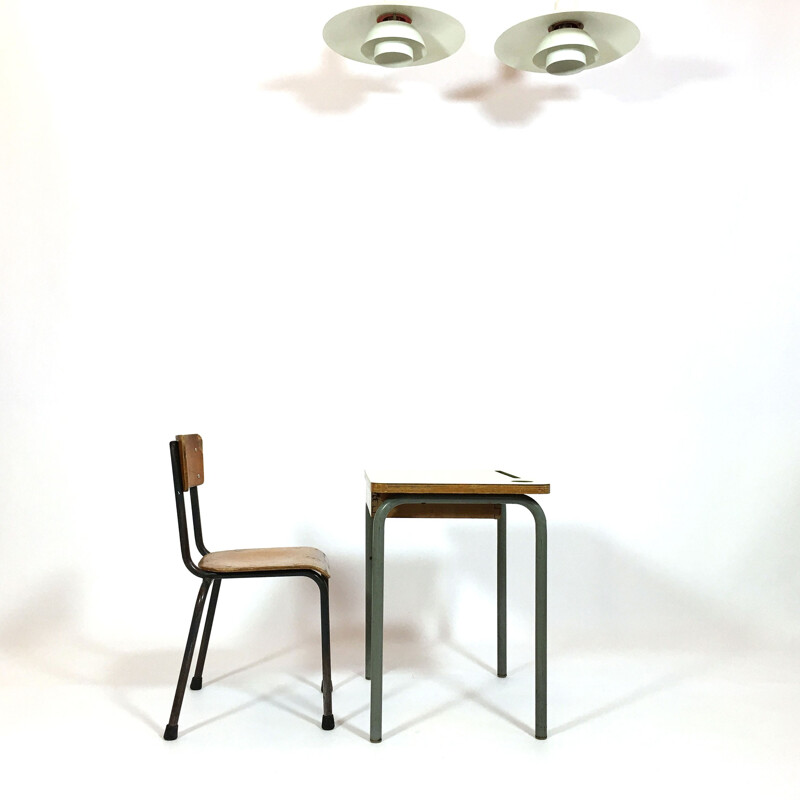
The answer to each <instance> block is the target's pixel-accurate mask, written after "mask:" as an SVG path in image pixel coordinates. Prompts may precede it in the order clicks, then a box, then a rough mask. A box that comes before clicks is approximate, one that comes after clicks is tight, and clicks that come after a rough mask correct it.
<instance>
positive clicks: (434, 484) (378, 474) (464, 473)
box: [364, 469, 550, 494]
mask: <svg viewBox="0 0 800 800" xmlns="http://www.w3.org/2000/svg"><path fill="white" fill-rule="evenodd" d="M364 476H365V477H366V479H367V484H368V487H369V491H370V492H371V493H374V494H550V484H549V483H536V482H535V481H532V480H528V479H526V478H525V477H524V476H517V475H516V474H512V473H510V472H506V471H504V470H503V471H501V470H490V469H487V470H413V469H412V470H393V469H389V470H367V471H366V472H365V473H364Z"/></svg>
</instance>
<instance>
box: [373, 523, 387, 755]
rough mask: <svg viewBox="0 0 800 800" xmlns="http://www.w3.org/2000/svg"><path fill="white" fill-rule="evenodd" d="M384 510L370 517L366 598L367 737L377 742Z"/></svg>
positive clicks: (380, 704)
mask: <svg viewBox="0 0 800 800" xmlns="http://www.w3.org/2000/svg"><path fill="white" fill-rule="evenodd" d="M385 520H386V512H385V511H383V510H382V509H380V508H379V509H378V510H377V511H376V512H375V515H374V516H373V518H372V568H371V571H372V597H371V600H370V603H371V611H370V616H371V620H370V627H371V630H372V633H371V638H370V656H369V666H370V678H371V681H370V682H371V686H370V712H369V740H370V741H371V742H379V741H380V740H381V737H382V726H383V538H384V537H383V532H384V522H385Z"/></svg>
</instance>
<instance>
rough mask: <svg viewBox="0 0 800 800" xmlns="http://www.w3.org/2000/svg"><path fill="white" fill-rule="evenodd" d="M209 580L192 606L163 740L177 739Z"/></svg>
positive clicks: (209, 584) (202, 586) (201, 588)
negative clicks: (179, 718)
mask: <svg viewBox="0 0 800 800" xmlns="http://www.w3.org/2000/svg"><path fill="white" fill-rule="evenodd" d="M211 583H212V582H211V580H210V579H208V578H206V579H205V580H204V581H203V583H202V584H201V586H200V591H199V592H198V593H197V600H196V602H195V604H194V614H193V615H192V624H191V626H190V627H189V638H188V639H187V640H186V649H185V650H184V651H183V663H182V664H181V671H180V675H179V676H178V686H177V688H176V689H175V699H174V701H173V702H172V713H171V714H170V716H169V724H168V725H167V727H166V728H165V729H164V738H165V739H167V740H171V739H177V738H178V717H179V716H180V714H181V704H182V703H183V695H184V694H185V692H186V681H187V679H188V677H189V667H190V666H191V664H192V656H193V655H194V645H195V642H197V632H198V631H199V630H200V617H202V615H203V606H205V604H206V596H207V595H208V589H209V587H210V586H211Z"/></svg>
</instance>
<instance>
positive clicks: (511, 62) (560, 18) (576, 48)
mask: <svg viewBox="0 0 800 800" xmlns="http://www.w3.org/2000/svg"><path fill="white" fill-rule="evenodd" d="M638 43H639V29H638V28H637V27H636V26H635V25H634V24H633V23H632V22H631V21H630V20H627V19H625V18H624V17H618V16H616V15H615V14H604V13H602V12H600V11H558V12H556V13H553V14H545V15H544V16H541V17H535V18H534V19H529V20H526V21H525V22H520V23H519V25H514V27H513V28H509V29H508V30H507V31H506V32H505V33H504V34H503V35H502V36H501V37H500V38H499V39H498V40H497V42H496V43H495V46H494V52H495V55H496V56H497V57H498V58H499V59H500V60H501V61H502V62H503V63H504V64H508V66H509V67H513V68H514V69H520V70H525V71H526V72H549V73H550V74H551V75H574V74H575V73H577V72H582V71H583V70H585V69H593V68H594V67H600V66H602V65H603V64H608V63H609V62H610V61H615V60H616V59H618V58H619V57H620V56H623V55H625V53H629V52H630V51H631V50H633V48H634V47H636V45H637V44H638Z"/></svg>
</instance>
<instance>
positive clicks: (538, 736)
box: [536, 733, 547, 741]
mask: <svg viewBox="0 0 800 800" xmlns="http://www.w3.org/2000/svg"><path fill="white" fill-rule="evenodd" d="M536 738H537V739H539V740H540V741H544V740H545V739H546V738H547V734H546V733H545V734H539V733H537V734H536Z"/></svg>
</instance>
